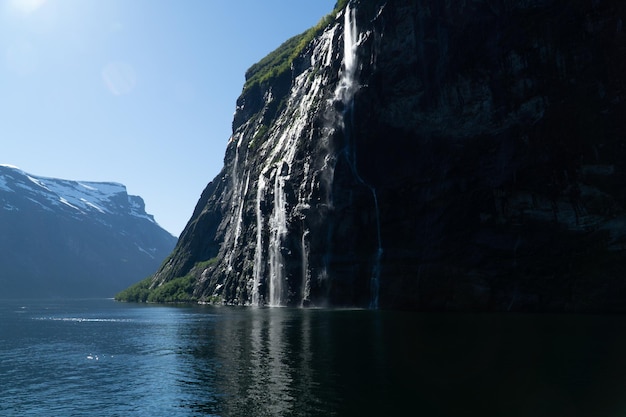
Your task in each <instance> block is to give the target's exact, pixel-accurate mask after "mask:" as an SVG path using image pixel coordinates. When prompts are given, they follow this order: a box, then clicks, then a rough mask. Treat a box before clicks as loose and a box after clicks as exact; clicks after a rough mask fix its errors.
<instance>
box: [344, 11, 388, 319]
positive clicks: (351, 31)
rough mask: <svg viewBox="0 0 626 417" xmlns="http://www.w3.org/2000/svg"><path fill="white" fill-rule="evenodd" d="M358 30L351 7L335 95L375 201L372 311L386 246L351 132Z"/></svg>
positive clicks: (352, 159) (350, 147)
mask: <svg viewBox="0 0 626 417" xmlns="http://www.w3.org/2000/svg"><path fill="white" fill-rule="evenodd" d="M358 36H359V34H358V28H357V22H356V13H355V10H354V9H353V8H352V7H351V5H350V3H348V5H347V6H346V10H345V12H344V35H343V47H344V59H343V62H344V69H343V72H342V74H341V79H340V83H339V87H338V89H337V91H336V93H335V97H336V98H338V99H340V100H341V101H342V102H343V103H344V109H345V110H344V112H343V128H344V135H345V137H346V147H345V148H344V154H345V156H346V159H347V160H348V163H349V165H350V167H351V169H352V173H353V175H354V177H355V178H356V179H357V181H358V182H359V183H360V184H362V185H364V186H366V187H367V188H368V189H369V190H370V191H371V193H372V198H373V200H374V213H375V216H376V237H377V242H378V244H377V248H376V253H375V254H374V262H373V266H372V275H371V278H370V293H371V295H370V308H372V309H377V308H378V296H379V288H380V270H381V259H382V255H383V246H382V240H381V234H380V211H379V207H378V196H377V194H376V189H375V188H374V187H373V186H372V185H370V184H368V183H367V182H366V181H365V180H364V179H363V178H362V177H361V175H360V174H359V172H358V170H357V164H356V161H357V157H356V147H355V146H354V138H352V137H351V129H352V126H353V123H352V120H351V117H352V116H353V110H354V94H355V93H356V90H357V88H358V84H357V83H356V75H357V74H356V73H357V68H358V60H357V54H356V53H357V46H358V42H359V40H358Z"/></svg>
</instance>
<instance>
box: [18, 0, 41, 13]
mask: <svg viewBox="0 0 626 417" xmlns="http://www.w3.org/2000/svg"><path fill="white" fill-rule="evenodd" d="M46 1H47V0H11V6H12V7H13V9H15V10H17V11H19V12H21V13H23V14H31V13H33V12H35V11H37V10H39V8H41V6H43V5H44V3H45V2H46Z"/></svg>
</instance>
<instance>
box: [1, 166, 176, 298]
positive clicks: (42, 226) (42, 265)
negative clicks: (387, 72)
mask: <svg viewBox="0 0 626 417" xmlns="http://www.w3.org/2000/svg"><path fill="white" fill-rule="evenodd" d="M0 210H1V211H0V213H1V215H0V230H2V234H1V235H0V271H1V272H0V287H1V288H2V295H3V297H17V296H20V297H25V296H29V297H31V296H112V295H114V294H115V293H116V292H117V291H119V290H121V289H123V288H125V287H126V286H128V285H130V284H131V283H132V282H134V281H136V280H137V278H138V277H142V276H147V275H149V274H151V273H154V271H155V270H156V269H157V268H158V266H159V265H160V263H161V262H162V260H163V259H164V258H165V257H166V256H167V254H168V253H169V251H171V250H172V248H173V247H174V245H175V243H176V238H174V237H173V236H171V235H170V234H169V233H168V232H166V231H165V230H163V229H162V228H161V227H160V226H159V225H158V224H157V223H156V222H155V221H154V219H153V217H152V216H151V215H149V214H147V213H146V212H145V206H144V202H143V200H142V199H141V198H140V197H137V196H129V195H128V194H127V193H126V188H125V187H124V186H123V185H121V184H117V183H102V182H84V181H81V182H79V181H70V180H62V179H56V178H45V177H39V176H35V175H31V174H28V173H26V172H24V171H22V170H20V169H18V168H15V167H12V166H8V165H0Z"/></svg>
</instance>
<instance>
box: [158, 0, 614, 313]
mask: <svg viewBox="0 0 626 417" xmlns="http://www.w3.org/2000/svg"><path fill="white" fill-rule="evenodd" d="M624 20H626V5H625V4H624V3H623V2H621V1H617V0H594V1H568V2H564V1H557V0H534V1H511V0H477V1H459V2H454V4H452V3H450V2H442V1H435V0H418V1H415V0H411V1H409V0H394V1H382V0H360V1H350V2H348V4H347V6H345V7H343V8H342V9H341V10H338V13H337V15H336V18H335V19H332V20H331V21H330V23H329V24H328V25H327V26H326V27H325V28H323V30H320V31H319V32H318V33H317V35H316V36H315V37H314V38H313V40H312V41H311V42H310V43H308V45H307V46H306V47H305V48H304V49H303V50H302V51H301V52H300V53H299V54H298V55H297V57H296V58H295V59H293V62H292V63H291V67H290V68H291V69H290V70H289V71H287V72H277V73H276V74H274V75H273V76H268V77H265V78H264V79H263V80H262V81H258V82H255V83H248V84H247V85H246V87H245V88H244V92H243V93H242V95H241V97H240V98H239V101H238V103H237V110H236V114H235V117H234V122H233V135H232V137H231V138H230V141H229V144H228V148H227V151H226V156H225V160H224V162H225V164H224V168H223V170H222V172H221V173H220V175H218V177H217V178H215V179H214V180H213V181H212V182H211V183H210V184H209V185H208V186H207V188H206V190H205V191H204V193H203V195H202V197H201V199H200V201H199V203H198V205H197V207H196V210H195V212H194V214H193V217H192V218H191V220H190V222H189V224H188V225H187V228H186V229H185V231H184V232H183V234H182V235H181V237H180V240H179V243H178V246H177V247H176V249H175V251H174V252H173V254H172V256H171V257H170V259H169V260H168V262H166V263H165V264H164V265H163V267H162V268H161V270H159V272H158V273H157V274H156V275H155V276H154V278H153V283H152V286H153V287H157V286H159V285H162V284H163V283H165V282H167V281H170V280H172V279H173V278H176V277H182V276H185V275H187V274H188V273H189V271H190V270H192V268H193V267H194V265H196V264H197V263H199V262H203V261H207V260H209V259H213V260H214V262H213V263H212V264H211V265H210V266H209V267H207V268H204V269H202V268H201V270H198V269H197V268H196V269H194V271H195V274H196V275H195V278H196V279H197V280H196V283H195V287H194V289H193V293H194V296H195V298H197V299H199V300H204V301H221V302H227V303H234V304H252V305H295V306H298V305H304V306H307V305H315V306H324V305H333V306H344V305H346V306H348V305H349V306H360V307H368V306H369V307H374V308H376V307H380V308H410V309H423V310H455V309H461V310H467V309H471V310H578V311H583V310H604V311H607V310H625V309H626V302H624V301H626V280H624V278H623V274H622V271H623V267H622V265H624V261H626V259H625V257H624V242H625V241H626V239H625V238H626V212H625V210H624V208H625V204H626V201H625V199H626V195H625V193H624V190H623V184H625V180H626V176H625V168H626V163H625V162H624V161H626V159H625V157H626V32H625V30H626V29H625V28H623V24H624Z"/></svg>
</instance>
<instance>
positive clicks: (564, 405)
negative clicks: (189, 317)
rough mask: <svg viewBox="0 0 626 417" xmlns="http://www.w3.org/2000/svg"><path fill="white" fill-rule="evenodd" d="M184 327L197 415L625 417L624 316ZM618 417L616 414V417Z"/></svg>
mask: <svg viewBox="0 0 626 417" xmlns="http://www.w3.org/2000/svg"><path fill="white" fill-rule="evenodd" d="M219 317H220V318H219V320H217V321H216V322H202V321H198V322H196V323H195V324H194V326H189V327H185V328H183V332H184V334H182V335H181V336H182V337H181V339H183V340H186V341H187V343H189V345H190V346H191V347H192V348H191V349H192V350H191V351H190V352H189V353H190V354H191V355H192V356H193V358H194V359H193V360H191V361H190V363H192V364H193V376H194V380H195V381H196V382H195V383H194V384H191V385H189V386H187V388H189V389H205V390H206V392H216V393H220V394H219V395H217V396H209V395H205V396H202V395H193V396H192V397H193V398H195V399H196V402H195V403H193V404H190V407H191V408H192V409H193V410H194V411H195V412H201V413H206V414H216V415H238V416H244V415H256V416H278V415H281V416H317V415H319V416H323V415H338V416H350V415H353V416H361V415H399V414H404V413H406V410H409V409H411V410H414V413H415V415H424V416H504V415H506V416H560V415H567V416H592V415H606V416H613V415H616V416H617V415H624V413H626V338H625V336H626V319H625V318H622V317H601V316H553V315H548V316H539V315H491V316H489V315H466V316H464V315H453V314H451V315H418V314H403V313H385V312H371V311H328V310H326V311H324V310H289V309H254V310H252V309H224V311H223V312H222V313H221V314H219ZM616 413H617V414H616Z"/></svg>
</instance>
